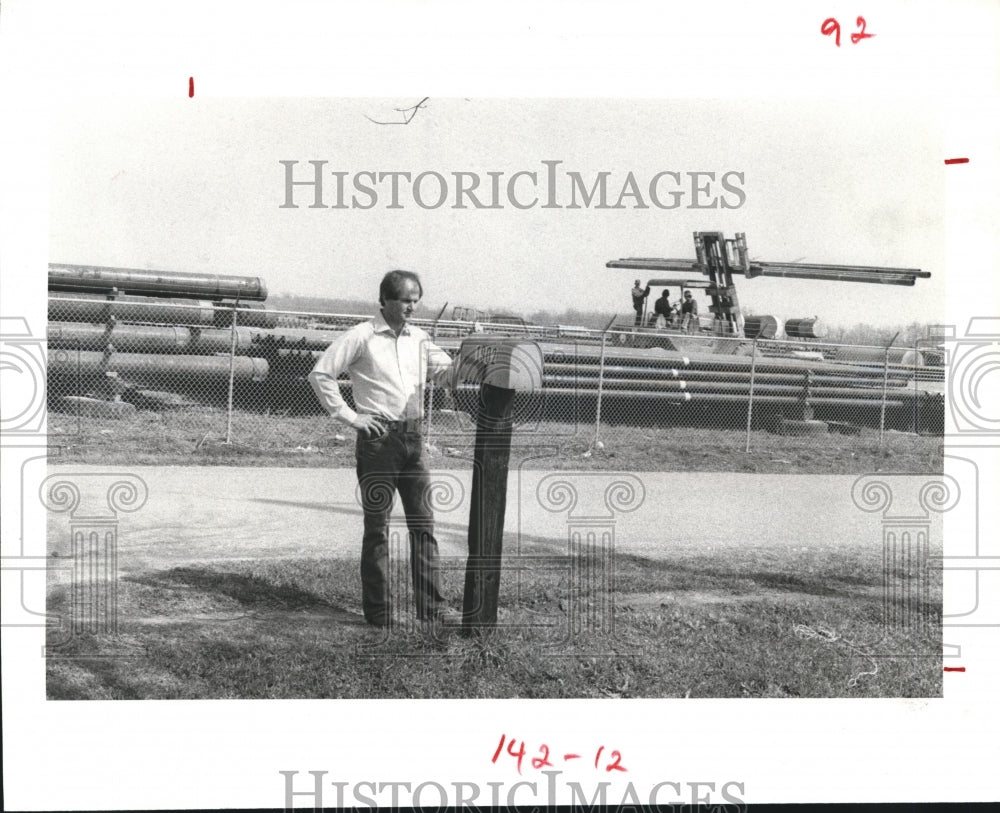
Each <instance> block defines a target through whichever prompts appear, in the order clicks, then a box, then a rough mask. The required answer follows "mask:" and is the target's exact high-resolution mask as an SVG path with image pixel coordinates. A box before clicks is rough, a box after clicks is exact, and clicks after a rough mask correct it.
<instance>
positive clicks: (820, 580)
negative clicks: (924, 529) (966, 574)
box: [615, 553, 940, 611]
mask: <svg viewBox="0 0 1000 813" xmlns="http://www.w3.org/2000/svg"><path fill="white" fill-rule="evenodd" d="M748 564H751V563H749V562H748ZM794 564H795V563H794V562H792V561H789V562H786V563H783V565H782V567H781V568H780V569H779V568H778V567H775V568H773V569H770V570H762V569H760V568H759V567H758V568H754V569H750V568H747V569H746V570H743V569H741V568H740V566H739V564H738V563H733V562H730V563H729V564H728V565H727V566H726V567H720V566H718V565H715V564H713V563H710V562H707V561H706V562H705V563H704V564H702V563H701V562H697V561H695V562H684V561H677V560H668V561H664V560H662V559H652V558H649V557H645V556H636V555H633V554H622V553H616V555H615V567H616V570H617V571H618V575H619V580H618V585H619V589H621V587H622V586H625V585H627V587H628V590H627V591H623V592H643V591H645V590H649V589H651V588H652V589H655V588H656V587H657V586H658V585H659V586H669V589H670V590H701V589H705V588H706V587H710V588H711V589H713V590H720V589H728V590H732V591H733V592H734V593H743V594H746V593H753V592H754V588H756V587H759V588H761V589H766V590H778V591H785V592H790V593H805V594H809V595H813V596H824V597H843V598H852V599H856V598H859V594H860V593H867V595H868V596H869V597H871V592H872V591H873V590H877V589H879V588H881V587H882V583H883V574H882V572H881V570H872V571H865V570H863V569H862V568H863V564H862V563H861V562H844V561H830V562H829V563H828V564H820V565H817V562H816V561H815V559H810V560H808V562H807V561H806V560H805V559H803V566H802V570H803V571H805V570H808V571H809V573H802V574H800V573H793V572H788V571H789V570H790V569H792V568H793V567H794ZM846 566H850V567H852V568H853V569H854V570H855V571H858V572H856V573H845V572H844V570H845V567H846ZM623 575H627V576H628V579H627V580H626V579H622V578H621V577H622V576H623ZM667 576H672V577H674V578H672V579H670V580H669V581H665V580H664V577H667ZM935 606H937V607H938V611H940V607H939V605H935Z"/></svg>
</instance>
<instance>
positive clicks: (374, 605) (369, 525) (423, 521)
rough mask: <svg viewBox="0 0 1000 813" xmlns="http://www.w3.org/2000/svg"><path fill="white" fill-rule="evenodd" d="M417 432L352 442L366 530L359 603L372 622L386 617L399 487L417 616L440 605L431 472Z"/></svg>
mask: <svg viewBox="0 0 1000 813" xmlns="http://www.w3.org/2000/svg"><path fill="white" fill-rule="evenodd" d="M423 449H424V442H423V438H422V437H421V436H420V435H419V434H415V433H401V432H387V433H386V434H385V435H383V436H382V437H381V438H376V439H374V440H365V439H363V438H362V437H361V436H360V435H359V436H358V442H357V447H356V455H357V471H358V483H359V485H360V486H361V507H362V508H363V509H364V512H365V533H364V537H363V539H362V542H361V606H362V609H363V610H364V614H365V618H366V619H367V620H368V621H371V622H373V623H384V622H385V621H387V620H388V619H389V616H390V613H391V604H390V596H389V515H390V513H391V511H392V503H393V499H394V497H395V493H396V492H397V491H398V492H399V498H400V501H401V502H402V504H403V511H404V512H405V514H406V526H407V528H408V529H409V540H410V573H411V576H412V579H413V594H414V599H415V602H416V608H417V617H418V618H429V617H431V616H433V615H434V614H435V613H437V612H439V611H440V610H441V609H442V608H443V605H444V599H443V598H442V597H441V585H440V576H439V574H438V568H437V555H438V547H437V540H436V539H434V513H433V512H432V511H431V506H430V473H429V472H428V470H427V464H426V463H425V462H424V459H423Z"/></svg>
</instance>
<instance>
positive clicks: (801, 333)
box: [785, 316, 826, 339]
mask: <svg viewBox="0 0 1000 813" xmlns="http://www.w3.org/2000/svg"><path fill="white" fill-rule="evenodd" d="M785 335H786V336H788V337H789V338H790V339H822V338H823V337H824V336H826V325H824V324H823V323H822V322H820V320H819V319H818V318H816V317H815V316H812V317H809V318H807V319H789V320H787V321H786V322H785Z"/></svg>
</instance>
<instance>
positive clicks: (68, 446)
mask: <svg viewBox="0 0 1000 813" xmlns="http://www.w3.org/2000/svg"><path fill="white" fill-rule="evenodd" d="M227 428H228V433H229V436H230V440H231V442H230V443H226V442H225V441H226V437H227ZM594 434H595V431H594V426H593V424H577V425H573V424H541V425H539V426H533V427H531V429H530V431H528V430H524V431H519V432H516V433H515V436H514V448H513V458H514V459H515V460H523V459H526V458H528V459H530V460H529V462H528V463H527V465H528V466H529V467H532V468H551V469H566V468H573V469H578V470H582V471H588V470H598V471H600V470H604V471H606V470H617V471H621V470H629V471H737V472H741V471H745V472H760V473H804V474H812V473H826V474H866V473H869V472H877V471H894V472H907V473H938V472H941V471H942V469H943V440H942V438H941V437H939V436H923V435H912V434H905V433H901V432H891V431H890V432H887V433H886V435H885V441H884V443H883V444H882V445H880V444H879V436H878V432H877V431H875V430H870V429H864V430H861V433H860V434H858V435H841V434H824V435H810V436H802V437H795V436H782V435H775V434H771V433H769V432H765V431H762V430H754V431H753V432H752V433H751V439H750V451H749V452H747V451H746V433H745V432H743V431H739V430H732V429H728V430H727V429H710V428H690V427H670V426H666V427H632V426H617V425H610V426H607V425H605V426H602V427H601V434H600V439H601V441H602V443H603V444H604V448H603V449H600V448H598V447H596V446H594V445H593V441H594ZM473 437H474V431H473V430H471V429H470V427H469V426H468V425H466V424H459V423H458V422H456V421H455V420H454V419H453V418H452V419H446V417H445V416H443V415H441V416H439V417H438V418H437V423H436V424H435V429H434V432H433V433H432V435H431V441H432V453H431V466H432V468H438V469H446V468H464V467H467V466H469V465H470V463H469V460H470V458H471V456H472V453H471V444H472V441H473ZM49 453H50V456H51V457H52V458H53V459H55V460H58V461H59V462H61V463H98V464H106V465H132V464H136V465H155V464H163V465H200V466H203V465H239V466H315V467H334V468H336V467H348V468H349V467H353V465H354V444H353V432H352V431H351V430H349V429H346V428H344V427H342V426H340V425H338V424H336V423H334V422H333V421H332V420H331V419H329V418H324V417H322V416H287V415H260V414H255V413H248V412H237V413H235V414H234V416H233V419H232V423H231V425H230V426H228V427H227V418H226V414H225V411H224V410H221V409H220V410H211V409H200V410H178V411H175V412H145V411H141V412H138V413H136V414H135V415H134V416H133V417H131V418H123V419H109V418H104V419H101V418H86V419H82V418H77V417H75V416H71V415H65V414H60V413H51V414H50V415H49Z"/></svg>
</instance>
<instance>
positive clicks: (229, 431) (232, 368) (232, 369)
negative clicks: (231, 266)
mask: <svg viewBox="0 0 1000 813" xmlns="http://www.w3.org/2000/svg"><path fill="white" fill-rule="evenodd" d="M239 304H240V300H239V297H237V298H236V302H235V303H234V304H233V318H232V322H231V327H230V330H229V333H230V338H229V398H228V400H227V403H226V445H227V446H228V445H229V444H230V443H232V439H233V378H234V377H235V373H236V321H237V318H238V317H237V313H236V308H237V307H238V306H239Z"/></svg>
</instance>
